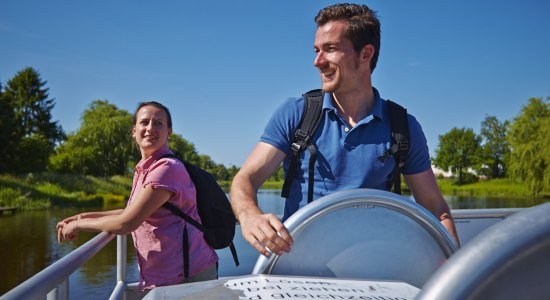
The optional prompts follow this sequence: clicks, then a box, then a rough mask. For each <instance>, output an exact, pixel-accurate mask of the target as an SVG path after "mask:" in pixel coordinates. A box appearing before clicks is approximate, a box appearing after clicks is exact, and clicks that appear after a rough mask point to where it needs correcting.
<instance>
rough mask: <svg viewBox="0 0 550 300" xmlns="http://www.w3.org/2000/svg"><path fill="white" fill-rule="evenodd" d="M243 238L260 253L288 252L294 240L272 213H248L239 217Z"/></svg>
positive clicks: (267, 254) (266, 254) (279, 253)
mask: <svg viewBox="0 0 550 300" xmlns="http://www.w3.org/2000/svg"><path fill="white" fill-rule="evenodd" d="M239 221H240V223H241V229H242V234H243V237H244V238H245V240H246V241H247V242H248V243H249V244H250V245H252V247H254V249H256V250H257V251H258V252H260V254H263V255H265V256H269V255H270V252H273V253H275V254H277V255H281V254H283V252H290V247H292V244H293V243H294V241H293V240H292V237H291V236H290V234H289V233H288V230H287V229H286V228H285V226H284V225H283V223H282V222H281V220H279V219H278V218H277V217H276V216H275V215H273V214H250V215H247V216H242V217H241V218H240V219H239Z"/></svg>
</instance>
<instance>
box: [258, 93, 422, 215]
mask: <svg viewBox="0 0 550 300" xmlns="http://www.w3.org/2000/svg"><path fill="white" fill-rule="evenodd" d="M373 90H374V94H375V102H374V105H373V108H372V111H371V112H370V113H369V114H368V115H367V116H366V117H365V118H364V119H363V120H361V121H359V122H358V123H357V124H356V125H355V127H353V128H350V127H349V126H348V125H347V123H346V122H345V121H344V120H343V119H342V117H341V116H340V115H338V111H337V109H336V107H335V106H334V104H333V98H332V94H330V93H326V94H325V98H324V100H323V117H322V120H321V122H320V124H319V127H318V128H317V131H316V132H315V134H314V136H313V142H314V144H315V145H316V146H317V160H316V162H315V175H314V193H313V199H317V198H320V197H322V196H325V195H328V194H331V193H334V192H336V191H341V190H349V189H355V188H372V189H380V190H389V189H390V186H391V183H392V179H393V176H392V172H393V168H394V166H395V160H394V159H393V157H391V156H390V157H388V158H387V159H385V160H381V159H379V157H380V156H384V155H385V154H386V152H387V151H388V149H389V148H390V142H391V136H390V123H389V116H388V112H387V110H388V109H387V101H386V100H383V99H381V98H380V94H379V93H378V91H377V90H376V89H374V88H373ZM303 113H304V99H303V98H299V99H295V98H294V99H289V100H287V101H285V102H284V103H283V104H282V105H281V106H280V107H279V108H278V109H277V110H276V111H275V113H274V114H273V116H272V117H271V119H270V121H269V123H268V124H267V126H266V127H265V130H264V133H263V135H262V136H261V139H260V140H261V141H262V142H264V143H268V144H270V145H272V146H274V147H276V148H277V149H279V150H281V151H283V152H284V153H286V158H285V159H284V161H283V169H284V171H285V174H286V172H287V170H288V167H289V164H290V158H291V148H290V145H291V144H292V140H293V136H294V131H296V128H297V127H298V124H299V122H300V119H301V116H302V114H303ZM408 122H409V131H410V133H409V134H410V141H409V143H410V145H409V155H408V158H407V160H406V162H405V165H404V166H403V168H402V172H403V174H416V173H420V172H423V171H425V170H427V169H428V168H430V167H431V164H430V156H429V152H428V145H427V143H426V137H425V136H424V133H423V132H422V128H421V127H420V124H419V123H418V121H417V120H416V119H415V118H414V117H413V116H411V115H410V114H409V115H408ZM309 156H310V154H309V151H308V150H305V151H303V152H302V154H301V159H300V164H301V165H300V168H298V169H297V172H296V177H295V178H294V180H293V182H292V183H291V187H290V196H289V198H288V199H287V200H286V204H285V213H284V217H283V220H286V219H287V218H288V217H289V216H290V215H292V214H293V213H294V212H296V211H297V210H298V209H299V208H300V207H302V206H304V205H306V204H307V192H308V170H309Z"/></svg>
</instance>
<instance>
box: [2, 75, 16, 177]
mask: <svg viewBox="0 0 550 300" xmlns="http://www.w3.org/2000/svg"><path fill="white" fill-rule="evenodd" d="M0 115H1V116H2V118H0V128H2V130H0V172H1V173H5V172H8V171H11V170H12V169H13V168H14V162H15V160H16V159H18V158H19V156H18V155H17V153H18V151H17V148H18V147H19V144H20V142H21V135H19V134H18V133H17V131H18V129H17V121H16V119H15V111H14V107H13V102H12V101H11V100H10V99H9V98H8V97H6V96H4V93H3V88H2V85H1V83H0Z"/></svg>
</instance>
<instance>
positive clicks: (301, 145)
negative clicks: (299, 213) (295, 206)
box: [281, 89, 324, 202]
mask: <svg viewBox="0 0 550 300" xmlns="http://www.w3.org/2000/svg"><path fill="white" fill-rule="evenodd" d="M323 96H324V94H323V92H322V90H320V89H316V90H311V91H309V92H307V93H305V94H304V95H303V97H304V113H303V114H302V118H301V119H300V123H299V124H298V129H296V131H295V132H294V139H293V140H292V144H291V150H292V153H291V155H292V157H291V160H290V161H291V163H290V166H289V168H288V171H287V173H286V176H285V182H284V184H283V189H282V192H281V197H283V198H288V197H289V196H290V184H291V183H292V180H294V177H295V176H296V169H297V167H298V160H299V158H300V153H302V152H303V151H304V150H305V149H306V147H307V148H309V149H310V151H313V152H312V155H311V156H312V157H311V158H310V175H311V171H312V170H313V169H312V166H311V163H312V161H313V162H314V161H315V147H309V146H308V145H309V144H310V143H311V138H312V137H313V134H314V133H315V130H316V129H317V126H319V122H320V121H321V117H322V108H323ZM312 180H313V176H310V183H309V184H310V186H309V193H312V192H313V186H312V183H313V182H312ZM309 193H308V198H310V197H309ZM309 202H311V201H309Z"/></svg>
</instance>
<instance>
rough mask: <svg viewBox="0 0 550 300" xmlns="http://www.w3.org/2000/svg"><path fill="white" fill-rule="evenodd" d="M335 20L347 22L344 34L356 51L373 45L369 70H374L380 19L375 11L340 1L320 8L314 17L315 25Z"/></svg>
mask: <svg viewBox="0 0 550 300" xmlns="http://www.w3.org/2000/svg"><path fill="white" fill-rule="evenodd" d="M337 20H343V21H346V22H348V28H347V31H346V33H345V36H346V37H347V38H348V39H349V40H350V41H351V43H352V44H353V48H354V49H355V51H356V52H357V53H360V52H361V49H363V47H364V46H365V45H368V44H371V45H373V46H374V55H373V56H372V60H371V63H370V67H371V72H372V71H374V68H375V67H376V63H377V62H378V54H379V52H380V20H378V16H377V15H376V11H374V10H372V9H370V8H369V7H368V6H366V5H359V4H350V3H341V4H335V5H331V6H328V7H325V8H323V9H321V10H320V11H319V13H318V14H317V16H316V17H315V23H317V26H323V25H325V24H326V23H328V22H331V21H337Z"/></svg>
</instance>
